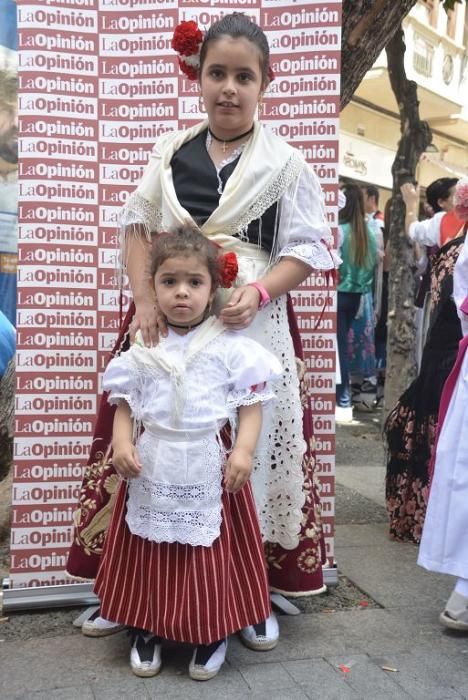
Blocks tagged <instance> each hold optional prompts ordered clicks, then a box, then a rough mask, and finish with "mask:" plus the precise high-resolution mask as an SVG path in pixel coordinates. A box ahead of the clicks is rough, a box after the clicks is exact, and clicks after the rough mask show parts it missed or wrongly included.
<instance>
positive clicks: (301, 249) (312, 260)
mask: <svg viewBox="0 0 468 700" xmlns="http://www.w3.org/2000/svg"><path fill="white" fill-rule="evenodd" d="M284 256H289V257H292V258H297V259H298V260H302V261H303V262H305V263H307V265H310V267H313V268H314V269H315V270H334V269H335V268H337V267H338V266H339V263H340V259H339V258H338V257H337V256H336V254H335V253H334V251H333V250H331V249H330V248H328V247H327V245H326V244H325V243H324V242H322V241H320V242H318V241H313V242H310V241H302V242H297V243H292V244H290V245H288V246H286V247H285V248H282V249H281V250H280V252H279V257H280V258H281V257H284Z"/></svg>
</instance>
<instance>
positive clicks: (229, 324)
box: [219, 285, 260, 330]
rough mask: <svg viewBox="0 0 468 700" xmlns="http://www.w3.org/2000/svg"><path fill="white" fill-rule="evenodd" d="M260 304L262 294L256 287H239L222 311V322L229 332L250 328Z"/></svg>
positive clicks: (220, 316) (220, 315)
mask: <svg viewBox="0 0 468 700" xmlns="http://www.w3.org/2000/svg"><path fill="white" fill-rule="evenodd" d="M259 302H260V292H259V291H258V289H256V288H255V287H250V286H249V285H245V286H244V287H237V289H235V290H234V291H233V293H232V295H231V298H230V299H229V301H228V303H227V304H226V306H224V307H223V308H222V309H221V313H220V314H219V318H220V320H221V321H222V322H223V323H224V325H225V326H226V328H228V329H229V330H241V329H242V328H247V326H250V324H251V323H252V321H253V320H254V318H255V316H256V314H257V311H258V305H259Z"/></svg>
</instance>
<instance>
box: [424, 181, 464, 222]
mask: <svg viewBox="0 0 468 700" xmlns="http://www.w3.org/2000/svg"><path fill="white" fill-rule="evenodd" d="M457 182H458V178H456V177H439V179H438V180H434V182H431V184H430V185H429V187H428V188H427V190H426V199H427V201H428V203H429V204H430V205H431V207H432V211H433V212H434V214H437V212H438V211H443V209H442V207H441V206H440V205H439V199H447V198H448V197H449V196H450V190H451V189H452V187H455V185H456V184H457Z"/></svg>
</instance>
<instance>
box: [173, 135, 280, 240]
mask: <svg viewBox="0 0 468 700" xmlns="http://www.w3.org/2000/svg"><path fill="white" fill-rule="evenodd" d="M206 133H207V132H206V130H205V131H202V132H201V133H200V134H198V136H196V137H195V138H194V139H192V140H191V141H188V142H187V143H184V145H183V146H181V148H180V149H179V150H178V151H177V153H175V154H174V156H173V157H172V160H171V168H172V177H173V180H174V188H175V191H176V195H177V199H178V200H179V202H180V204H181V205H182V206H183V207H184V209H186V210H187V211H188V212H189V214H190V216H191V217H192V219H193V220H194V221H195V222H196V223H197V224H198V225H199V226H201V225H203V224H204V223H205V221H206V220H207V219H208V218H209V216H210V215H211V214H212V212H213V211H214V210H215V209H216V208H217V206H218V203H219V198H220V196H221V195H220V194H219V192H218V188H219V181H218V177H217V173H216V168H215V165H214V163H213V161H212V160H211V158H210V156H209V154H208V152H207V150H206ZM239 159H240V155H239V157H238V158H236V160H234V161H232V163H229V164H228V165H225V166H224V168H222V169H221V171H220V173H219V176H220V178H221V182H222V188H223V190H224V188H225V186H226V182H227V181H228V179H229V177H230V176H231V175H232V173H233V172H234V170H235V167H236V165H237V164H238V162H239ZM276 209H277V204H276V202H275V204H273V205H272V206H271V207H269V209H267V210H266V211H265V213H264V214H263V215H262V217H261V219H256V220H255V221H252V222H251V223H250V224H249V226H248V229H247V236H248V239H249V243H254V244H255V245H257V244H258V238H259V231H261V247H262V248H264V249H265V250H267V251H269V252H270V251H271V249H272V246H273V239H274V231H275V219H276ZM260 221H261V227H260Z"/></svg>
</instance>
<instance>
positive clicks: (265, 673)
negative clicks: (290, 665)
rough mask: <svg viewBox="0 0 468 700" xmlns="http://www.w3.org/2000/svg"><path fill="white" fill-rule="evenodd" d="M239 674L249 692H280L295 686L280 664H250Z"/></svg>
mask: <svg viewBox="0 0 468 700" xmlns="http://www.w3.org/2000/svg"><path fill="white" fill-rule="evenodd" d="M240 672H241V674H242V677H243V678H244V680H245V682H246V683H247V685H248V686H249V688H250V689H251V690H254V691H264V690H267V689H272V688H273V689H275V690H281V689H283V688H285V689H286V688H291V687H292V686H294V685H295V682H294V680H293V679H292V678H291V676H290V675H289V673H288V672H287V670H286V668H285V667H284V666H283V665H282V664H280V663H269V664H251V665H249V666H246V667H245V668H241V669H240Z"/></svg>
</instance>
